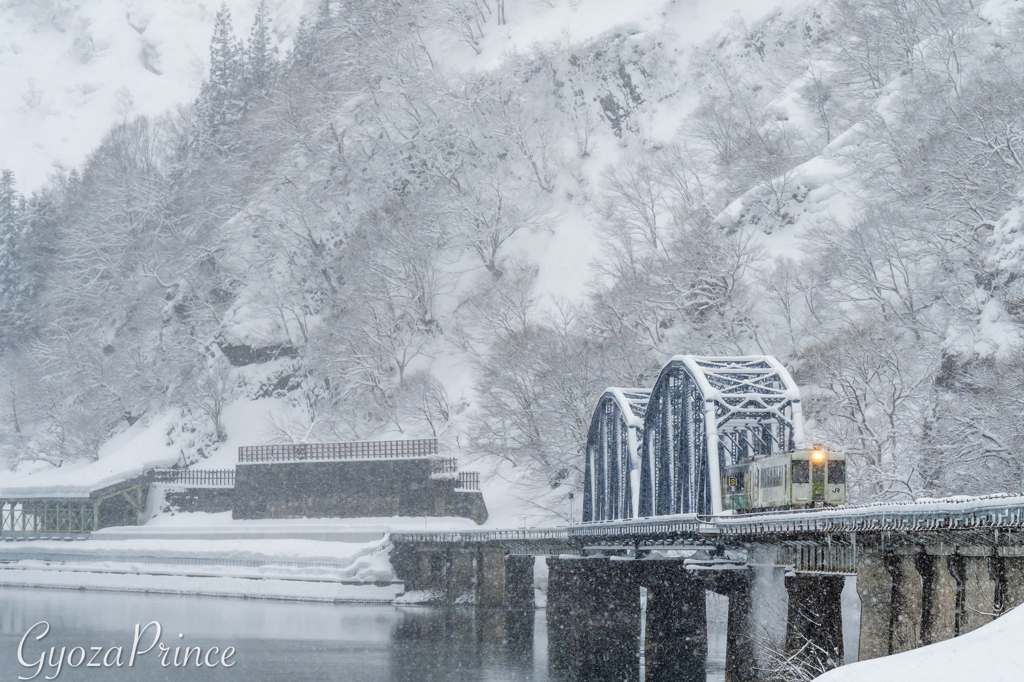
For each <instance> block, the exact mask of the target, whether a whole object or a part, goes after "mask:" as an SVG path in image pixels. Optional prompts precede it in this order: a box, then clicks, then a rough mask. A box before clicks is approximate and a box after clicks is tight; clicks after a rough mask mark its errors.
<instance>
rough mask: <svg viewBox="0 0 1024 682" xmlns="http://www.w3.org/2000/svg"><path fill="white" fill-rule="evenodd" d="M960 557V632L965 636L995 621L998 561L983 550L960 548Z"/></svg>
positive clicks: (981, 548) (987, 550) (990, 552)
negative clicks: (962, 563)
mask: <svg viewBox="0 0 1024 682" xmlns="http://www.w3.org/2000/svg"><path fill="white" fill-rule="evenodd" d="M958 551H959V552H960V553H961V554H962V555H963V557H964V578H965V580H964V597H963V611H962V615H961V622H960V632H959V633H958V634H961V635H963V634H966V633H968V632H971V631H972V630H977V629H978V628H980V627H981V626H982V625H985V624H987V623H991V622H992V621H993V620H994V619H995V617H996V587H997V579H998V559H997V558H996V557H995V556H992V551H991V549H989V548H987V547H960V548H958Z"/></svg>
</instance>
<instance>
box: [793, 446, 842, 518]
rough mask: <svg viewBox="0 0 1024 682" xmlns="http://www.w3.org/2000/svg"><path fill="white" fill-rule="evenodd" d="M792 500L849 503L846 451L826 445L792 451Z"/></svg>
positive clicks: (799, 504) (811, 503)
mask: <svg viewBox="0 0 1024 682" xmlns="http://www.w3.org/2000/svg"><path fill="white" fill-rule="evenodd" d="M792 462H793V463H792V467H791V477H792V478H791V481H792V484H791V488H790V504H791V505H792V506H794V507H809V506H814V507H821V506H825V505H828V506H838V505H841V504H845V503H846V455H844V454H843V453H841V452H827V451H825V450H824V449H823V448H819V447H814V448H811V449H810V450H797V451H795V452H794V453H793V454H792Z"/></svg>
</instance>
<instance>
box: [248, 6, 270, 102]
mask: <svg viewBox="0 0 1024 682" xmlns="http://www.w3.org/2000/svg"><path fill="white" fill-rule="evenodd" d="M276 53H277V47H276V46H274V45H273V44H272V38H271V35H270V17H269V16H268V13H267V3H266V0H263V2H260V6H259V8H257V10H256V18H255V19H254V20H253V22H252V30H251V31H250V32H249V47H248V49H247V50H246V55H245V57H246V60H245V61H246V63H245V76H246V96H247V98H248V99H250V100H253V99H256V98H259V97H265V96H266V95H267V93H268V92H270V87H271V86H272V85H273V83H274V78H275V75H276V73H277V59H276V56H275V55H276Z"/></svg>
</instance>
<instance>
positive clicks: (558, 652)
mask: <svg viewBox="0 0 1024 682" xmlns="http://www.w3.org/2000/svg"><path fill="white" fill-rule="evenodd" d="M801 449H806V444H805V443H804V427H803V416H802V411H801V403H800V391H799V388H798V387H797V386H796V384H795V383H794V382H793V379H792V377H791V376H790V375H789V373H788V372H787V371H786V369H785V368H784V367H783V366H782V365H781V364H780V363H779V362H778V361H777V360H775V359H774V358H771V357H768V356H747V357H700V356H689V355H680V356H676V357H673V358H671V359H670V360H669V361H668V362H667V363H666V364H665V366H664V367H663V368H662V370H661V372H660V374H659V376H658V379H657V381H656V382H655V385H654V387H653V388H652V389H650V390H647V389H638V388H609V389H608V390H606V391H605V392H604V394H603V395H602V396H601V397H600V398H599V400H598V402H597V407H596V409H595V411H594V416H593V419H592V421H591V425H590V429H589V434H588V440H587V447H586V452H585V458H586V461H585V466H584V469H585V476H584V481H583V523H581V524H576V525H569V526H560V527H553V528H534V529H518V530H493V531H478V532H460V533H426V532H424V533H395V534H393V535H392V541H393V542H394V544H395V549H394V550H393V552H392V564H393V565H394V567H395V570H396V572H397V573H398V576H399V577H400V578H402V579H404V580H405V581H406V585H407V588H408V589H413V590H420V589H432V590H437V591H439V592H440V593H441V594H443V595H444V599H445V600H446V601H449V602H458V601H463V602H466V601H468V602H472V603H475V604H476V605H478V606H490V607H502V608H506V609H509V610H510V611H516V610H523V609H532V608H533V599H532V589H531V588H532V584H533V568H534V562H535V558H536V557H545V560H546V563H547V567H548V571H549V578H548V593H547V599H548V601H547V605H548V607H547V620H548V625H549V636H550V633H552V632H555V633H557V634H558V638H559V646H558V647H557V648H554V647H553V648H552V650H551V652H550V657H551V660H552V664H553V665H554V666H555V668H556V669H557V668H562V669H563V674H564V676H566V677H568V678H572V677H573V676H575V677H577V678H578V679H586V680H591V679H616V680H618V679H633V678H636V677H638V675H639V671H640V667H639V665H638V661H639V656H638V653H642V654H643V657H644V661H645V665H644V667H643V669H644V671H645V673H646V679H648V680H654V679H673V680H703V679H705V677H704V676H705V668H704V665H705V653H706V650H707V642H708V640H707V629H706V613H705V603H706V602H705V595H706V592H708V591H711V592H715V593H718V594H720V595H723V596H725V597H727V598H728V603H729V606H728V635H727V650H726V680H728V681H729V682H739V681H746V680H755V679H757V678H758V676H759V672H762V671H766V670H771V669H773V668H778V666H780V665H799V666H802V667H804V668H809V669H817V670H825V669H828V668H831V667H835V666H837V665H841V664H842V663H843V661H844V657H845V653H846V652H845V651H844V640H845V641H857V642H858V644H857V649H858V651H857V654H858V656H859V658H860V659H861V660H863V659H868V658H875V657H879V656H885V655H888V654H892V653H898V652H901V651H905V650H908V649H913V648H915V647H919V646H922V645H925V644H930V643H932V642H937V641H941V640H944V639H948V638H950V637H955V636H957V635H960V634H964V633H966V632H969V631H971V630H974V629H976V628H978V627H980V626H981V625H984V624H985V623H987V622H989V621H991V620H992V619H993V618H996V617H998V616H999V615H1000V614H1002V613H1004V612H1005V611H1006V610H1008V609H1010V608H1013V607H1014V606H1016V605H1018V604H1020V603H1022V602H1024V496H1009V495H992V496H987V497H974V498H965V497H961V498H950V499H941V500H922V501H917V502H912V503H902V504H901V503H887V504H877V505H870V506H860V507H850V506H839V507H825V508H813V507H815V506H820V503H816V502H815V500H812V499H809V498H808V499H807V500H804V501H803V503H802V504H798V505H795V506H804V507H806V508H803V509H785V510H781V509H780V510H777V511H761V512H760V513H745V514H734V513H732V510H729V509H726V508H725V506H726V505H725V504H724V500H725V497H724V496H723V483H724V482H725V477H724V474H725V473H726V472H727V471H735V470H737V467H740V468H742V467H743V466H744V464H745V463H749V462H753V461H759V459H756V458H770V457H776V456H779V455H783V454H784V453H787V452H794V451H796V450H801ZM793 477H794V476H793V475H789V474H787V475H786V476H784V477H782V478H781V480H782V481H783V483H784V485H785V487H786V490H787V491H792V492H793V495H794V497H792V498H787V499H788V500H789V501H790V502H793V501H795V502H801V500H798V499H796V497H795V494H796V493H795V491H796V486H795V485H792V483H794V481H793V480H792V479H793ZM730 485H731V483H730ZM776 485H777V483H776ZM787 506H794V505H793V504H789V505H787ZM852 579H855V584H856V592H857V595H858V596H859V598H860V627H859V633H844V632H843V617H842V611H843V607H842V602H843V600H842V599H841V594H842V592H843V590H844V586H846V585H849V586H850V587H852V583H853V580H852ZM854 601H855V600H854ZM641 633H642V637H641ZM854 634H857V635H859V638H858V637H851V635H854ZM844 635H845V637H844ZM639 641H642V642H643V647H642V649H640V650H639V651H638V645H637V643H638V642H639Z"/></svg>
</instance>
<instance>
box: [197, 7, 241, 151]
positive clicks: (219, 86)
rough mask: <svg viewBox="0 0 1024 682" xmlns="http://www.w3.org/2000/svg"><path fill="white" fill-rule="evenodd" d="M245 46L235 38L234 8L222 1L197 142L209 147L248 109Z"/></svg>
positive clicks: (199, 103)
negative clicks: (246, 102) (218, 135)
mask: <svg viewBox="0 0 1024 682" xmlns="http://www.w3.org/2000/svg"><path fill="white" fill-rule="evenodd" d="M244 87H245V53H244V47H243V46H242V45H241V44H240V43H239V42H238V40H237V39H236V38H235V32H234V29H233V28H232V25H231V11H230V10H229V9H228V7H227V5H226V4H221V6H220V9H219V10H218V11H217V16H216V18H215V19H214V24H213V38H212V39H211V40H210V77H209V78H208V79H207V80H206V81H205V82H204V83H203V85H202V88H201V89H200V91H199V100H198V101H197V102H196V123H197V125H198V130H197V131H196V132H195V134H194V135H193V140H194V144H197V145H199V146H201V147H202V146H205V145H206V144H207V143H208V142H209V141H210V140H212V139H214V138H216V136H217V133H218V132H219V131H220V129H221V128H222V127H223V126H224V125H225V124H227V123H228V122H229V121H233V120H235V119H237V118H238V116H239V115H241V113H242V112H243V111H244V110H245V99H244V93H243V89H244Z"/></svg>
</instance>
